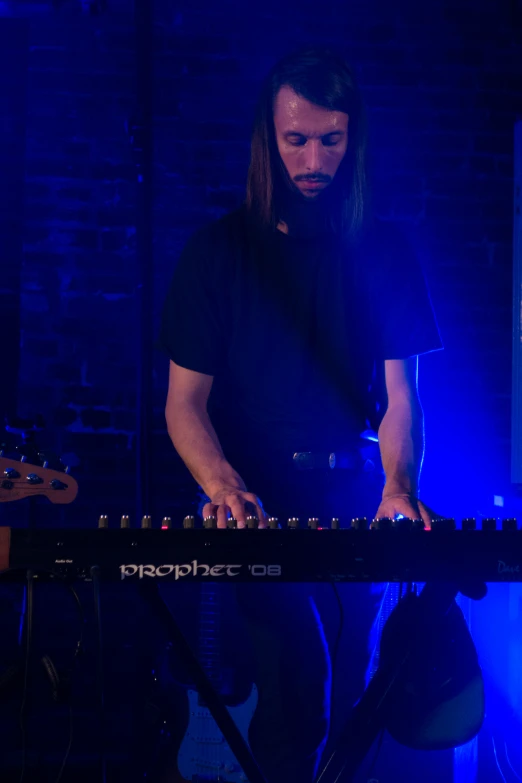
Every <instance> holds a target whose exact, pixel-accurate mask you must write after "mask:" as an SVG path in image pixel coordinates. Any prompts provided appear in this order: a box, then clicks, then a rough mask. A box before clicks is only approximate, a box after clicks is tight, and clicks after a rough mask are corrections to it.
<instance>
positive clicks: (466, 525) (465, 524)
mask: <svg viewBox="0 0 522 783" xmlns="http://www.w3.org/2000/svg"><path fill="white" fill-rule="evenodd" d="M462 529H463V530H476V529H477V520H476V519H475V518H474V517H466V518H465V519H463V520H462Z"/></svg>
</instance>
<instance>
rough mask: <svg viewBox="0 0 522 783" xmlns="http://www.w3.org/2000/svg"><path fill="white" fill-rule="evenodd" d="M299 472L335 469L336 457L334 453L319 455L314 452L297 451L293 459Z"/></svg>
mask: <svg viewBox="0 0 522 783" xmlns="http://www.w3.org/2000/svg"><path fill="white" fill-rule="evenodd" d="M292 459H293V461H294V465H295V467H296V468H297V470H313V469H314V468H320V467H326V466H327V465H328V467H329V468H332V469H333V468H335V464H336V456H335V452H334V451H332V452H330V453H329V454H327V453H322V454H318V453H316V452H314V451H296V452H294V455H293V457H292Z"/></svg>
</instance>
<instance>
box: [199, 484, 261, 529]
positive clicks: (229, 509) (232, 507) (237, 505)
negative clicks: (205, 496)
mask: <svg viewBox="0 0 522 783" xmlns="http://www.w3.org/2000/svg"><path fill="white" fill-rule="evenodd" d="M209 496H210V501H209V502H208V503H205V505H204V506H203V519H205V518H206V517H216V518H217V526H218V527H219V528H225V527H226V526H227V519H228V517H229V516H232V517H234V519H236V520H237V526H238V527H246V519H247V517H248V516H257V518H258V520H259V527H266V526H267V520H266V514H265V512H264V509H263V504H262V503H261V501H260V500H259V498H258V497H257V495H254V493H253V492H247V491H246V490H241V489H238V488H237V487H233V486H221V487H219V488H217V489H216V490H214V491H213V492H211V493H209Z"/></svg>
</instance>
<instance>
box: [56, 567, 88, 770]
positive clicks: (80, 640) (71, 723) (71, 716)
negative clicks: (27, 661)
mask: <svg viewBox="0 0 522 783" xmlns="http://www.w3.org/2000/svg"><path fill="white" fill-rule="evenodd" d="M66 586H67V587H68V588H69V591H70V592H71V595H72V596H73V598H74V600H75V603H76V607H77V609H78V613H79V616H80V635H79V637H78V641H77V643H76V649H75V650H74V655H73V659H72V663H71V670H70V683H71V682H72V676H73V673H74V668H75V666H76V662H77V660H78V657H79V655H80V653H81V651H82V649H83V629H84V626H85V614H84V612H83V608H82V604H81V601H80V598H79V597H78V593H77V592H76V590H75V589H74V587H73V586H72V585H71V584H68V583H66ZM71 699H72V694H71ZM73 738H74V713H73V708H72V702H71V703H69V742H68V744H67V747H66V749H65V753H64V756H63V759H62V763H61V766H60V770H59V772H58V776H57V778H56V780H55V781H54V783H60V781H61V779H62V775H63V773H64V770H65V767H66V765H67V762H68V760H69V755H70V753H71V748H72V744H73Z"/></svg>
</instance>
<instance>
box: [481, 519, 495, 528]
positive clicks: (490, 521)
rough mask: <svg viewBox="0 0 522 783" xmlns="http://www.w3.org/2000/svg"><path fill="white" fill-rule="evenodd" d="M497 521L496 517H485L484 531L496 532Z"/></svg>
mask: <svg viewBox="0 0 522 783" xmlns="http://www.w3.org/2000/svg"><path fill="white" fill-rule="evenodd" d="M496 529H497V520H496V518H495V517H485V518H484V519H483V520H482V530H496Z"/></svg>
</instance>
